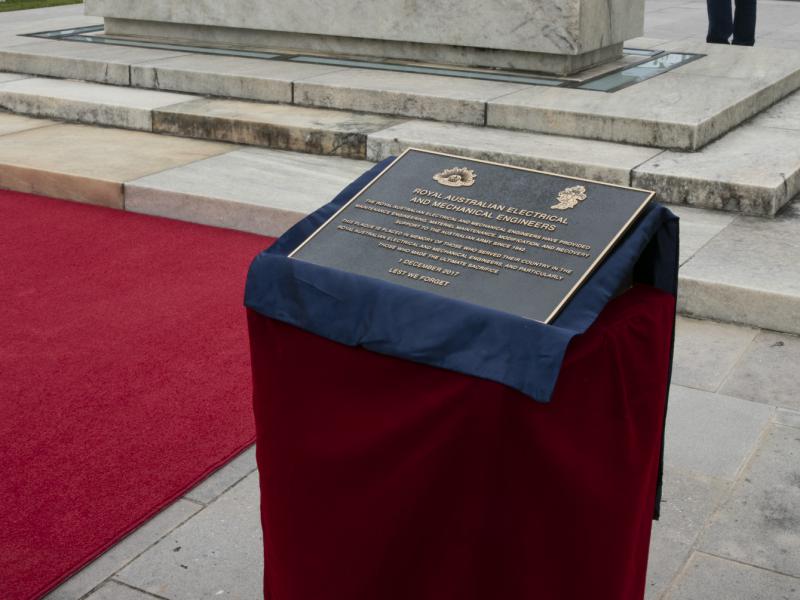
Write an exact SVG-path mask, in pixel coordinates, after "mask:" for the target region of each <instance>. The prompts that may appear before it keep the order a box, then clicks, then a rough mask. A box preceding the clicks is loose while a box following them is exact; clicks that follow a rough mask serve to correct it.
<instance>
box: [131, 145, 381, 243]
mask: <svg viewBox="0 0 800 600" xmlns="http://www.w3.org/2000/svg"><path fill="white" fill-rule="evenodd" d="M372 166H373V165H372V164H371V163H367V162H364V161H357V160H350V159H346V158H339V157H333V156H314V155H311V154H296V153H292V152H281V151H278V150H264V149H261V148H245V149H242V150H236V151H234V152H231V153H229V154H227V155H224V156H219V157H217V160H208V161H202V162H197V163H194V164H192V165H187V166H186V168H183V169H173V170H170V171H164V172H162V173H158V174H156V175H153V176H151V177H145V178H143V179H139V180H137V181H133V182H131V183H129V184H127V185H126V186H125V208H126V210H130V211H133V212H140V213H145V214H150V215H157V216H162V217H168V218H171V219H179V220H182V221H191V222H193V223H202V224H205V225H212V226H215V227H227V228H229V229H238V230H240V231H249V232H251V233H259V234H262V235H271V236H277V235H280V234H282V233H283V232H284V231H286V230H287V229H288V228H289V227H291V226H292V225H294V224H295V223H297V221H299V220H300V219H302V218H303V217H305V216H306V215H308V214H310V213H311V212H313V211H315V210H316V209H318V208H319V207H320V206H322V205H323V204H326V203H327V202H329V201H330V200H331V199H333V197H334V196H335V195H336V194H337V193H339V192H340V191H341V190H342V189H343V188H344V187H346V186H347V185H348V184H349V183H350V182H351V181H352V180H353V179H355V178H356V177H358V176H359V175H361V174H362V173H364V171H366V170H368V169H369V168H370V167H372Z"/></svg>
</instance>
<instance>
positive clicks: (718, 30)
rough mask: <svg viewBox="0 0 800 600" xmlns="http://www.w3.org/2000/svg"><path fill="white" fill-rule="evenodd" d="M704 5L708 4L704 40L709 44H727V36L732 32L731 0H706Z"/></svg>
mask: <svg viewBox="0 0 800 600" xmlns="http://www.w3.org/2000/svg"><path fill="white" fill-rule="evenodd" d="M753 2H755V0H753ZM706 5H707V6H708V35H707V36H706V41H707V42H708V43H709V44H727V43H728V38H730V37H731V34H732V33H733V16H732V14H731V0H706Z"/></svg>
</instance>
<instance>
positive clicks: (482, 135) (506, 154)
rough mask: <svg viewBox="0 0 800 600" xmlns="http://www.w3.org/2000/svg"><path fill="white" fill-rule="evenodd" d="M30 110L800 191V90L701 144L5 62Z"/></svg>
mask: <svg viewBox="0 0 800 600" xmlns="http://www.w3.org/2000/svg"><path fill="white" fill-rule="evenodd" d="M0 107H3V108H5V109H7V110H11V111H14V112H16V113H20V114H26V115H32V116H38V117H48V118H53V119H59V120H66V121H74V122H80V123H87V124H98V125H108V126H113V127H122V128H129V129H140V130H143V131H155V132H161V133H167V134H170V135H174V136H182V137H192V138H198V139H202V140H210V141H223V142H233V143H237V144H246V145H254V146H263V147H268V148H273V149H278V150H293V151H299V152H307V153H312V154H325V155H336V156H343V157H348V158H357V159H363V158H366V159H368V160H371V161H378V160H382V159H383V158H386V157H387V156H390V155H393V154H398V153H399V152H401V151H402V150H404V149H405V148H407V147H418V148H426V149H430V150H436V151H440V152H447V153H452V154H463V155H466V156H471V157H475V158H479V159H483V160H490V161H494V162H501V163H510V164H515V165H519V166H524V167H528V168H534V169H539V170H543V171H550V172H555V173H560V174H565V175H571V176H574V177H584V178H587V179H595V180H598V181H605V182H609V183H617V184H621V185H634V186H636V187H641V188H644V189H652V190H654V191H656V192H657V194H658V197H659V199H660V200H661V201H663V202H668V203H673V204H689V205H692V206H696V207H701V208H713V209H719V210H726V211H731V212H740V213H744V214H748V215H757V216H772V215H774V214H776V213H777V212H778V210H780V208H781V207H782V206H784V205H785V204H786V203H787V202H788V201H789V200H790V199H791V198H792V197H793V196H794V195H795V194H796V193H797V192H798V191H800V120H798V117H797V114H799V111H798V109H800V93H796V94H794V95H792V96H790V97H789V98H787V99H785V100H783V101H781V102H780V103H778V104H776V105H775V106H774V107H773V108H771V109H769V110H768V111H766V112H764V113H763V114H762V115H761V116H759V117H758V118H757V119H755V120H753V121H751V122H750V123H748V124H746V125H743V126H741V127H740V128H738V129H736V130H735V131H733V132H731V133H730V134H728V135H726V136H724V137H722V138H721V139H719V140H717V141H716V142H714V143H712V144H710V145H708V146H706V147H705V148H703V149H702V150H700V151H699V152H694V153H686V152H675V151H663V150H660V149H657V148H648V147H644V146H633V145H628V144H619V143H613V142H604V141H600V140H585V139H580V138H573V137H565V136H553V135H546V134H538V133H529V132H522V131H509V130H505V129H497V128H492V127H476V126H470V125H460V124H454V123H442V122H436V121H419V120H403V119H400V118H390V117H384V116H380V115H374V114H369V113H353V112H347V111H339V110H330V109H319V108H308V107H301V106H294V105H287V104H266V103H260V102H253V101H241V100H224V99H214V98H201V97H199V96H196V95H190V94H178V93H173V92H164V91H156V90H146V89H135V88H134V89H132V88H129V87H120V86H110V85H103V84H97V83H90V82H83V81H72V80H59V79H46V78H40V77H27V78H26V76H24V75H17V74H3V73H0Z"/></svg>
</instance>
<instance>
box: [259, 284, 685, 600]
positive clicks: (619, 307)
mask: <svg viewBox="0 0 800 600" xmlns="http://www.w3.org/2000/svg"><path fill="white" fill-rule="evenodd" d="M674 311H675V304H674V298H673V297H672V296H670V295H668V294H665V293H663V292H660V291H657V290H655V289H652V288H648V287H643V286H639V287H636V288H633V289H632V290H630V291H628V292H627V293H625V294H623V295H622V296H621V297H619V298H617V299H616V300H614V301H613V302H612V303H610V304H609V305H608V306H607V307H606V309H605V310H604V311H603V313H602V314H601V315H600V317H599V318H598V320H597V322H596V323H595V324H594V325H593V326H592V327H591V328H590V329H589V331H588V332H587V333H586V334H584V335H582V336H580V337H579V338H576V339H575V340H574V341H573V343H572V344H571V346H570V348H569V351H568V353H567V357H566V360H565V362H564V366H563V369H562V371H561V375H560V378H559V381H558V385H557V387H556V392H555V395H554V397H553V399H552V402H550V403H549V404H542V403H538V402H535V401H534V400H532V399H531V398H528V397H526V396H523V395H521V394H520V393H518V392H516V391H514V390H512V389H510V388H507V387H505V386H503V385H500V384H497V383H494V382H490V381H486V380H482V379H476V378H474V377H469V376H466V375H462V374H458V373H454V372H450V371H445V370H440V369H436V368H433V367H429V366H426V365H420V364H415V363H411V362H407V361H403V360H399V359H396V358H392V357H388V356H383V355H379V354H375V353H372V352H368V351H366V350H364V349H361V348H352V347H347V346H343V345H340V344H337V343H335V342H331V341H329V340H326V339H323V338H321V337H318V336H316V335H313V334H310V333H307V332H304V331H301V330H299V329H296V328H294V327H291V326H289V325H286V324H283V323H280V322H278V321H274V320H271V319H268V318H266V317H263V316H261V315H259V314H256V313H254V312H250V313H249V328H250V339H251V353H252V359H253V375H254V377H253V380H254V406H255V414H256V429H257V454H258V465H259V471H260V474H261V494H262V507H261V517H262V523H263V528H264V550H265V596H266V598H267V600H319V599H322V598H324V599H326V600H395V599H396V600H410V599H414V600H473V599H474V600H487V599H493V598H496V599H502V600H522V599H526V600H527V599H536V600H550V599H553V600H555V599H558V600H565V599H566V600H572V599H575V600H578V599H588V598H591V599H593V600H605V599H607V600H629V599H640V598H642V597H643V595H644V587H645V573H646V566H647V556H648V547H649V540H650V528H651V522H652V516H653V506H654V502H655V492H656V479H657V472H658V464H659V454H660V446H661V436H662V430H663V423H664V412H665V407H664V402H665V398H666V388H667V385H668V371H669V357H670V340H671V337H672V326H673V322H674Z"/></svg>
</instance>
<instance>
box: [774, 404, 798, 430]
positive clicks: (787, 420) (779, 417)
mask: <svg viewBox="0 0 800 600" xmlns="http://www.w3.org/2000/svg"><path fill="white" fill-rule="evenodd" d="M775 422H776V423H779V424H781V425H786V426H788V427H797V428H798V429H800V410H791V409H788V408H779V409H778V410H777V411H775Z"/></svg>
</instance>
